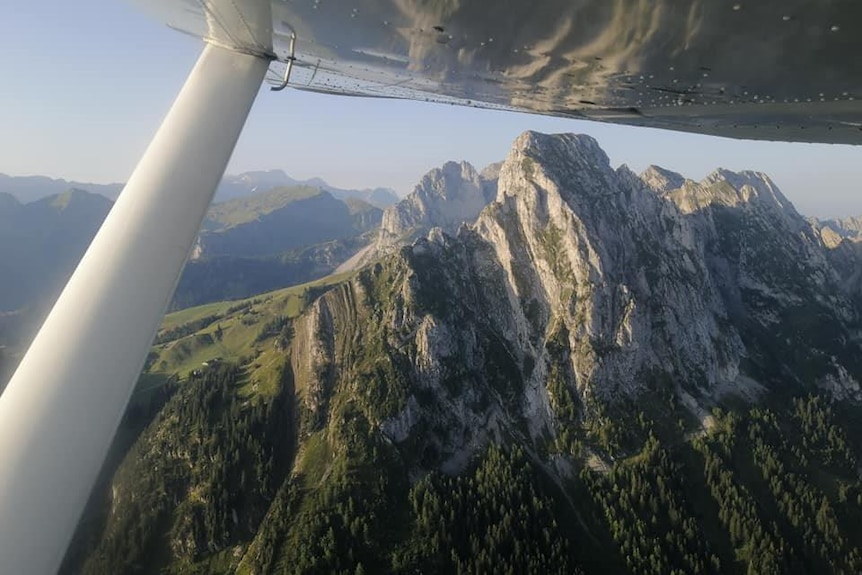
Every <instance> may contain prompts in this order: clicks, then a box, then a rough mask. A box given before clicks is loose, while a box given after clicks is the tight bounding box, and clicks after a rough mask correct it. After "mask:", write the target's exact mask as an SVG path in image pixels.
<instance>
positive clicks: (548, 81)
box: [139, 0, 862, 144]
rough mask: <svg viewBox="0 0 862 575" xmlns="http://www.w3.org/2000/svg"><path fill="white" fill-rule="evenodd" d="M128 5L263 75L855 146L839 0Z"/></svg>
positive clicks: (321, 87) (327, 89)
mask: <svg viewBox="0 0 862 575" xmlns="http://www.w3.org/2000/svg"><path fill="white" fill-rule="evenodd" d="M139 1H140V2H141V4H142V7H144V8H145V9H146V10H147V11H149V12H151V13H153V14H154V15H155V16H156V17H157V18H159V19H161V20H162V21H164V22H165V23H167V24H168V25H169V26H171V27H173V28H176V29H178V30H181V31H184V32H187V33H189V34H192V35H195V36H198V37H201V38H204V39H206V40H208V41H210V42H214V43H217V44H224V45H227V46H231V47H234V48H235V47H237V46H242V45H245V46H246V47H247V48H248V49H249V50H250V51H251V52H253V53H260V52H261V51H263V52H266V53H268V54H269V55H270V56H271V57H273V58H275V60H274V61H273V63H272V64H271V66H270V72H269V75H268V79H269V81H270V82H271V83H273V84H279V83H281V82H282V78H283V76H284V72H285V68H286V65H287V63H288V62H291V61H292V65H291V68H292V70H291V75H290V86H291V87H293V88H296V89H302V90H311V91H315V92H324V93H332V94H348V95H360V96H372V97H387V98H406V99H412V100H426V101H432V102H442V103H450V104H458V105H464V106H475V107H480V108H493V109H501V110H517V111H522V112H532V113H537V114H544V115H551V116H563V117H570V118H577V119H584V120H597V121H603V122H613V123H619V124H628V125H634V126H651V127H655V128H666V129H671V130H680V131H687V132H698V133H703V134H713V135H719V136H726V137H732V138H746V139H762V140H780V141H798V142H831V143H843V144H858V143H862V59H860V58H857V57H856V55H857V54H860V53H862V34H859V30H858V29H856V28H855V23H859V22H862V4H860V3H858V2H853V1H852V0H827V1H817V2H814V1H811V0H789V1H788V0H759V1H757V2H753V1H751V2H745V1H739V2H735V1H734V0H655V1H646V0H494V1H489V0H437V1H434V2H430V1H427V0H357V1H352V2H349V3H347V2H337V1H335V0H273V1H272V2H271V22H255V21H254V19H253V18H248V17H247V15H245V14H244V13H245V12H247V5H249V4H253V3H252V2H248V1H246V2H243V1H240V0H237V1H236V2H221V1H208V0H158V1H155V2H154V1H152V0H147V1H146V2H145V3H144V2H143V1H142V0H139ZM263 36H266V38H267V41H264V42H260V41H258V42H257V43H255V40H254V38H261V37H263ZM270 36H271V39H272V42H271V44H270V43H269V42H268V39H269V37H270ZM292 43H293V48H292V49H291V44H292Z"/></svg>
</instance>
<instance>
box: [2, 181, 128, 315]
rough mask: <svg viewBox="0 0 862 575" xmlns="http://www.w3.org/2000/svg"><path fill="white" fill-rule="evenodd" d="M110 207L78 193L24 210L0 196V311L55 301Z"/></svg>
mask: <svg viewBox="0 0 862 575" xmlns="http://www.w3.org/2000/svg"><path fill="white" fill-rule="evenodd" d="M112 205H113V202H111V201H110V200H109V199H107V198H105V197H104V196H102V195H100V194H94V193H91V192H85V191H83V190H77V189H73V190H68V191H65V192H63V193H61V194H56V195H53V196H48V197H44V198H42V199H39V200H36V201H33V202H30V203H27V204H22V203H21V202H19V201H18V200H17V199H16V198H15V197H13V196H11V195H10V194H7V193H2V192H0V311H10V310H15V309H18V308H21V307H25V306H27V305H30V304H32V303H34V302H36V301H39V300H42V299H44V298H52V297H54V296H56V295H57V294H58V293H59V290H60V289H61V288H62V287H63V285H64V284H65V282H66V279H67V278H68V277H69V276H70V275H71V273H72V271H73V270H74V268H75V266H76V265H77V264H78V260H79V259H80V258H81V256H82V255H83V254H84V250H86V249H87V246H89V245H90V241H91V240H92V239H93V236H94V235H95V234H96V231H97V230H98V229H99V226H100V225H101V224H102V220H104V218H105V216H106V215H107V214H108V211H109V210H110V209H111V206H112Z"/></svg>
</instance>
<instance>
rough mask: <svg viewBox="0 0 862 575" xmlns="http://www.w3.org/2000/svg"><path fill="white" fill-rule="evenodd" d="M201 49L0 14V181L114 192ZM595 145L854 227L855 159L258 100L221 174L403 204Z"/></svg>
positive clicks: (163, 32) (117, 26)
mask: <svg viewBox="0 0 862 575" xmlns="http://www.w3.org/2000/svg"><path fill="white" fill-rule="evenodd" d="M200 49H201V45H200V43H199V42H198V41H197V40H195V39H193V38H189V37H186V36H184V35H182V34H179V33H177V32H174V31H172V30H170V29H168V28H167V27H165V26H164V25H162V24H160V23H158V22H156V21H153V20H151V19H149V17H147V16H146V15H144V14H141V13H139V12H138V10H137V9H136V8H135V7H134V6H132V5H131V4H129V3H126V2H123V1H121V0H79V1H77V2H62V1H60V0H52V1H49V2H33V1H31V0H30V1H28V0H0V75H2V78H3V80H2V84H0V87H2V88H0V172H3V173H7V174H11V175H31V174H41V175H47V176H52V177H62V178H66V179H74V180H79V181H93V182H111V181H124V180H125V179H126V178H127V177H128V176H129V174H130V173H131V171H132V169H133V168H134V166H135V163H136V162H137V160H138V158H139V157H140V155H141V153H142V152H143V150H144V149H145V148H146V145H147V143H148V142H149V139H150V138H151V137H152V135H153V134H154V133H155V131H156V129H157V128H158V125H159V122H160V120H161V118H162V117H163V115H164V114H165V113H166V112H167V110H168V108H169V107H170V104H171V102H172V101H173V98H174V96H175V95H176V93H177V92H178V91H179V89H180V87H181V86H182V83H183V81H184V79H185V76H186V74H187V73H188V71H189V70H190V69H191V67H192V66H193V64H194V62H195V60H196V58H197V55H198V53H199V52H200ZM528 129H530V130H538V131H543V132H580V133H587V134H590V135H592V136H594V137H595V138H596V139H597V140H598V141H599V143H600V144H601V145H602V147H603V148H604V149H605V151H606V152H607V153H608V155H609V156H610V158H611V162H612V163H613V164H614V165H618V164H621V163H626V164H628V165H629V166H630V167H632V168H633V169H635V170H636V171H640V170H642V169H644V168H645V167H646V166H648V165H649V164H658V165H661V166H664V167H666V168H669V169H673V170H676V171H678V172H680V173H682V174H684V175H686V176H688V177H691V178H694V179H700V178H702V177H703V176H705V175H706V174H707V173H709V172H710V171H711V170H712V169H713V168H715V167H718V166H721V167H726V168H729V169H734V170H740V169H755V170H759V171H763V172H766V173H768V174H769V175H770V176H772V178H773V179H774V180H775V181H776V183H777V184H778V185H779V187H781V189H782V190H783V191H784V193H785V194H786V195H787V196H788V197H789V198H790V199H791V200H792V201H793V202H794V204H795V205H796V206H797V208H798V209H799V211H801V212H802V213H804V214H807V215H818V216H834V215H856V214H862V194H860V185H859V183H858V182H859V180H860V176H862V147H851V146H834V145H810V144H782V143H765V142H743V141H736V140H726V139H721V138H714V137H707V136H694V135H687V134H677V133H672V132H664V131H659V130H649V129H636V128H627V127H621V126H607V125H601V124H595V123H588V122H578V121H574V120H562V119H555V118H544V117H539V116H532V115H527V114H510V113H503V112H491V111H486V110H475V109H469V108H459V107H453V106H443V105H434V104H426V103H414V102H397V101H391V100H385V101H382V100H363V99H357V98H340V97H334V96H322V95H313V94H305V93H302V92H298V91H294V90H287V91H284V92H280V93H270V92H269V90H268V88H266V87H265V88H264V89H263V90H262V91H261V93H260V95H259V97H258V100H257V102H256V103H255V107H254V109H253V110H252V113H251V116H250V117H249V120H248V123H247V126H246V130H245V131H244V133H243V135H242V137H241V139H240V141H239V143H238V145H237V148H236V152H235V153H234V157H233V159H232V161H231V164H230V166H229V167H228V172H230V173H236V172H241V171H246V170H253V169H271V168H281V169H283V170H285V171H286V172H287V173H288V174H290V175H291V176H293V177H295V178H309V177H313V176H320V177H323V178H324V179H326V180H328V181H329V182H330V183H332V184H334V185H338V186H342V187H372V186H388V187H392V188H394V189H396V191H398V192H399V193H402V194H404V193H407V192H409V191H410V189H411V188H412V186H413V185H414V184H415V183H416V182H417V181H418V180H419V178H420V177H421V176H422V175H423V174H424V173H425V172H427V171H428V170H429V169H431V168H433V167H435V166H438V165H440V164H442V163H443V162H445V161H446V160H450V159H451V160H462V159H465V160H468V161H470V162H472V163H473V164H475V165H476V166H477V167H478V168H481V167H483V166H484V165H486V164H488V163H491V162H493V161H497V160H501V159H503V158H504V157H505V155H506V153H507V151H508V148H509V146H510V144H511V142H512V140H513V139H514V138H515V137H516V136H517V135H518V134H520V133H521V132H523V131H524V130H528Z"/></svg>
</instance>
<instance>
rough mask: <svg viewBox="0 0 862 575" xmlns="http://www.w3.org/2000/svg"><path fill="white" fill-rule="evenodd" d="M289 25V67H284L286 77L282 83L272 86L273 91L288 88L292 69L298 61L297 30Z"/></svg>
mask: <svg viewBox="0 0 862 575" xmlns="http://www.w3.org/2000/svg"><path fill="white" fill-rule="evenodd" d="M288 27H289V28H290V54H289V55H288V57H287V68H285V69H284V78H282V79H281V84H279V85H278V86H272V87H271V88H270V90H271V91H273V92H281V91H282V90H284V89H285V88H287V84H288V82H290V71H291V70H292V69H293V63H294V62H296V31H295V30H294V29H293V28H292V27H290V26H288Z"/></svg>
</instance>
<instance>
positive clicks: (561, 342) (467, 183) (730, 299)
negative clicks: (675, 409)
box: [295, 132, 862, 471]
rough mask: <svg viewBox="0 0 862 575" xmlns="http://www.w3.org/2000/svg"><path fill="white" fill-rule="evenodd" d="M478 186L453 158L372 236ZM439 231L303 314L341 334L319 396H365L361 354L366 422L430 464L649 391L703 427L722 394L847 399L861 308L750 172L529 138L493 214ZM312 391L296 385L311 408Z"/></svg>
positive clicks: (795, 219)
mask: <svg viewBox="0 0 862 575" xmlns="http://www.w3.org/2000/svg"><path fill="white" fill-rule="evenodd" d="M474 175H475V172H474V171H473V170H472V169H470V168H468V167H467V166H466V165H463V164H462V165H460V166H459V165H457V164H451V165H449V166H448V167H447V168H446V169H444V170H441V171H439V172H435V173H433V177H432V175H429V177H426V179H425V180H423V184H422V185H421V186H420V187H419V188H418V189H417V193H416V194H415V196H414V201H415V202H416V203H414V204H411V205H412V206H413V207H414V208H415V210H414V211H412V212H409V213H412V214H419V215H421V217H418V216H417V218H414V219H409V218H407V217H406V216H405V217H401V216H399V217H400V218H401V219H398V220H397V221H398V222H401V223H402V224H403V226H402V227H400V228H399V227H395V226H394V225H393V224H392V222H393V221H394V220H393V218H394V217H395V216H394V215H393V214H401V215H402V216H403V215H404V214H407V213H408V212H407V211H405V212H396V211H394V210H393V211H392V212H390V219H389V228H388V229H390V230H395V229H399V230H407V229H415V228H410V226H409V225H408V223H419V222H426V223H427V222H430V221H434V222H443V221H448V222H449V224H454V222H455V219H456V218H454V217H452V218H449V219H448V220H447V219H445V218H443V217H442V216H440V213H441V212H439V211H438V212H433V210H432V209H431V208H430V207H429V206H431V205H433V203H432V202H430V200H428V198H431V197H436V198H443V197H446V198H448V200H447V201H449V200H451V198H452V195H445V194H454V193H456V192H457V193H461V194H463V196H462V197H463V198H464V200H463V202H462V203H461V204H460V205H462V206H464V205H472V206H474V207H475V206H478V205H479V203H480V202H479V200H478V197H480V196H479V188H480V183H481V182H480V181H478V180H477V179H476V178H474V177H473V176H474ZM447 178H448V179H447ZM453 182H454V183H457V185H453ZM675 186H678V187H675ZM453 190H454V191H453ZM432 192H433V193H432ZM420 200H421V201H420ZM468 200H469V201H468ZM471 202H472V203H471ZM432 213H433V214H434V216H433V217H432V216H431V215H430V214H432ZM450 213H451V212H450ZM459 213H463V212H459ZM384 225H386V224H384ZM411 225H412V224H411ZM453 228H455V226H453V225H450V227H449V228H448V229H449V233H447V232H446V231H445V230H444V229H443V228H441V227H435V228H433V229H432V230H431V231H430V232H429V233H428V234H427V236H425V237H420V238H419V239H417V240H416V241H414V242H413V243H412V244H411V245H408V246H404V247H400V248H398V249H396V250H395V251H394V252H393V253H392V255H390V256H388V257H386V258H383V259H382V260H380V261H379V262H378V263H376V264H373V265H372V266H369V267H368V268H366V269H365V270H363V271H362V272H360V274H359V276H358V277H357V279H355V280H352V281H351V282H349V284H348V286H349V287H348V288H344V289H346V290H347V291H346V292H345V291H344V289H342V290H333V291H331V292H330V293H328V294H327V295H326V296H324V297H323V298H322V300H321V302H322V303H318V304H316V305H315V306H314V308H313V310H312V311H311V312H309V314H310V315H308V316H307V319H306V320H305V321H306V322H312V323H310V324H309V325H312V324H313V325H318V324H320V325H322V323H321V322H322V320H321V319H317V318H323V317H330V316H331V318H332V319H331V323H332V326H334V327H331V328H327V330H328V331H327V333H329V332H331V333H334V334H347V333H352V334H353V335H352V336H349V337H348V336H344V335H339V336H336V340H338V338H339V337H342V338H343V337H348V339H345V340H344V342H343V343H338V341H336V342H335V343H334V344H332V345H330V346H328V347H326V348H325V349H329V350H331V352H328V353H331V354H332V357H331V358H330V359H329V360H327V361H325V362H323V363H320V360H319V359H317V360H314V362H311V363H310V364H309V366H310V367H309V368H308V369H307V370H305V372H307V373H317V374H323V373H329V374H330V376H328V377H334V378H335V379H334V380H333V381H335V382H336V383H333V384H332V386H331V389H345V386H355V385H356V383H355V382H356V381H364V382H366V383H367V384H368V385H372V384H371V382H372V381H374V377H372V376H371V375H369V374H366V375H362V376H360V377H359V379H358V380H357V374H358V372H357V371H356V368H355V365H353V364H352V363H351V361H354V363H355V358H356V357H359V356H361V355H362V354H367V353H370V352H368V350H376V351H374V354H376V355H375V357H376V358H377V359H375V360H374V362H380V361H382V362H384V364H385V365H387V366H389V367H386V368H385V369H384V372H386V373H390V371H391V374H390V376H388V377H389V379H387V380H386V381H387V382H388V383H387V385H388V386H389V387H387V391H386V394H387V395H386V397H385V398H383V400H382V401H380V402H378V403H377V404H376V406H375V407H374V408H373V409H374V410H376V413H377V416H376V419H375V421H376V424H377V425H379V426H380V429H381V430H382V432H383V433H384V434H385V435H386V436H387V437H388V438H389V439H390V440H391V441H393V442H396V443H398V444H401V443H403V442H408V443H409V444H410V445H414V444H416V445H421V446H422V447H421V448H420V450H421V452H422V453H423V454H424V455H423V461H425V463H426V464H430V465H431V466H433V467H441V468H443V469H446V470H449V471H457V470H458V469H460V468H461V467H462V466H463V465H464V464H466V462H467V461H469V457H470V455H471V454H472V453H474V452H475V450H476V449H478V448H479V447H480V446H482V445H484V444H485V443H486V442H487V441H488V440H489V438H490V437H499V436H501V435H506V434H513V433H514V434H526V435H525V437H527V438H531V439H528V440H529V441H540V438H542V437H548V436H550V437H556V436H557V434H558V432H559V430H561V429H564V428H566V427H567V426H570V425H571V424H572V423H573V422H574V421H576V420H577V421H582V422H583V421H587V420H589V418H591V417H593V416H595V414H596V412H595V411H594V410H593V407H592V406H594V405H598V404H599V403H602V404H607V403H611V404H612V403H614V402H617V401H641V399H640V398H647V400H646V401H650V400H651V399H649V398H653V399H652V400H654V397H655V395H656V393H655V392H656V390H665V391H667V390H670V392H671V393H672V394H673V395H675V396H676V397H678V398H680V399H681V400H682V401H683V402H684V403H685V404H686V405H688V406H689V407H690V409H691V410H692V411H693V412H694V413H695V415H697V416H699V417H701V418H702V417H704V416H705V413H706V412H705V410H706V409H708V408H709V406H710V405H712V403H713V402H714V401H715V400H716V399H717V398H719V397H721V396H724V395H726V394H728V393H733V394H738V395H741V396H743V397H744V398H747V399H755V398H756V397H757V396H758V394H760V393H761V392H763V391H764V390H766V389H770V388H772V389H774V388H776V387H780V386H788V385H789V386H795V385H803V386H821V387H825V388H828V389H830V390H831V391H832V392H833V393H835V394H836V396H839V397H857V398H858V397H859V384H858V382H857V380H858V378H859V376H860V374H862V365H860V364H859V359H858V358H859V357H860V351H862V350H860V347H859V344H858V341H857V339H856V336H855V333H856V329H857V328H856V326H857V325H858V316H859V314H858V310H857V308H856V306H855V305H854V304H853V303H852V299H851V297H850V295H851V294H850V293H849V292H848V290H847V286H846V285H845V284H846V282H843V281H842V278H841V277H840V275H839V274H838V273H837V272H836V271H835V269H834V267H833V266H832V264H831V263H830V259H829V257H828V251H829V250H828V249H827V247H826V246H825V245H824V243H823V241H822V239H821V237H820V236H819V235H818V233H816V231H815V230H813V229H812V228H811V226H810V225H809V224H808V223H807V222H806V221H805V220H804V219H803V218H801V217H800V216H799V214H798V213H796V211H795V210H794V209H793V207H792V205H790V203H789V202H788V201H787V200H786V199H785V198H784V197H783V196H782V195H781V192H780V191H779V190H778V189H777V187H776V186H775V185H774V183H772V182H771V181H770V180H769V179H768V178H767V177H766V176H764V175H762V174H757V173H753V172H743V173H740V174H736V173H733V172H728V171H726V170H718V171H716V172H714V173H713V174H711V175H710V176H709V177H707V178H706V179H704V181H702V182H693V181H690V180H686V179H684V178H682V177H681V176H679V177H677V176H676V175H674V174H672V173H668V172H663V171H662V172H659V170H658V169H657V168H653V169H651V170H648V171H647V173H645V175H642V176H638V175H636V174H634V173H633V172H631V171H630V170H628V168H625V167H622V168H619V169H613V168H612V167H611V166H610V165H609V162H608V158H607V156H606V155H605V154H604V152H603V151H602V150H601V149H600V148H599V146H598V144H597V143H596V142H595V141H594V140H593V139H592V138H589V137H587V136H577V135H570V134H567V135H554V136H548V135H542V134H537V133H532V132H527V133H525V134H523V135H522V136H521V137H519V138H518V139H517V140H516V141H515V143H514V145H513V148H512V150H511V152H510V154H509V156H508V158H507V159H506V161H505V162H504V163H503V164H502V166H500V168H499V180H498V182H497V195H496V198H495V199H494V201H492V202H491V203H490V204H489V205H488V206H487V207H485V208H484V210H483V211H482V212H481V214H480V215H479V217H478V219H477V221H476V222H475V224H473V225H472V226H466V225H461V226H460V227H457V231H454V232H453V231H452V230H453ZM347 294H350V295H349V296H348V295H347ZM336 299H337V301H339V302H342V303H340V304H338V305H337V306H336V305H335V301H336ZM344 302H349V305H348V304H347V303H344ZM321 306H324V307H325V308H326V309H329V310H333V309H336V308H338V309H341V310H342V311H341V312H332V311H330V312H327V314H328V315H327V314H324V313H323V311H322V310H323V309H324V308H322V307H321ZM318 308H320V310H318ZM348 310H353V311H348ZM356 310H360V311H356ZM323 323H326V322H323ZM318 331H320V330H311V331H310V332H309V333H310V334H311V333H317V332H318ZM307 337H309V338H312V339H310V340H309V341H317V340H319V339H320V338H321V337H322V336H312V335H308V336H307ZM351 338H352V339H351ZM318 349H319V350H322V349H324V347H321V346H318ZM339 350H341V351H339ZM363 350H364V351H363ZM318 353H321V352H318ZM339 354H341V355H339ZM351 358H354V359H353V360H352V359H351ZM381 358H382V359H381ZM368 361H372V360H371V359H369V360H368ZM324 364H325V365H342V366H345V369H344V370H343V371H338V372H337V373H336V372H329V371H327V370H326V369H324V368H323V367H321V366H322V365H324ZM362 365H365V363H362ZM295 369H296V371H297V372H302V371H303V370H302V369H300V368H299V367H296V368H295ZM363 369H365V368H364V367H363ZM375 369H383V368H380V367H379V365H378V367H377V368H375ZM387 370H388V371H387ZM362 373H364V372H362ZM381 373H382V372H381ZM332 374H335V375H332ZM396 374H397V375H396ZM339 378H341V379H339ZM318 379H319V376H315V377H313V378H312V379H310V380H309V381H310V382H311V384H310V385H308V386H305V385H299V386H298V387H299V388H303V389H308V390H309V393H311V394H312V395H314V394H317V393H318V392H317V391H315V390H320V389H323V388H325V387H326V386H324V385H322V384H320V383H319V382H318ZM339 382H340V383H339ZM363 385H364V384H363ZM373 385H375V386H376V385H377V383H375V384H373ZM361 390H362V385H360V386H359V387H358V388H357V393H359V392H361ZM374 393H378V392H376V391H375V392H374ZM307 401H309V400H307ZM310 401H311V403H310V404H309V406H310V408H311V409H316V407H311V406H317V405H318V404H320V402H319V401H318V400H316V399H312V400H310ZM383 405H385V406H386V408H385V409H382V408H381V406H383Z"/></svg>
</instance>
